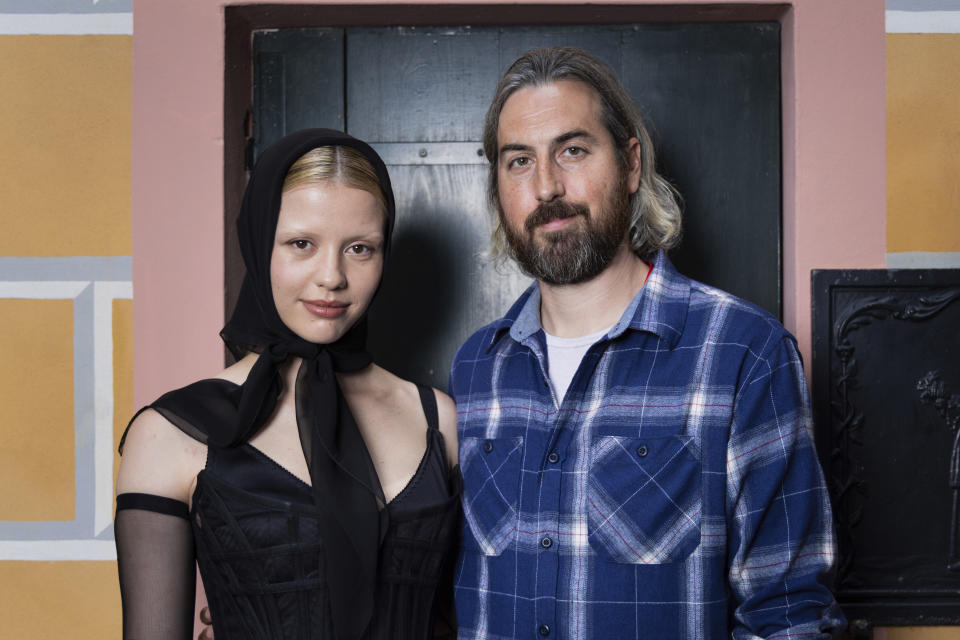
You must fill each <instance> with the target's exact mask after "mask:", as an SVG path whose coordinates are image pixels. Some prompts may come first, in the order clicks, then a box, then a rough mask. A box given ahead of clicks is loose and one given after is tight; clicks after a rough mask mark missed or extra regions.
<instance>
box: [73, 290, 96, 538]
mask: <svg viewBox="0 0 960 640" xmlns="http://www.w3.org/2000/svg"><path fill="white" fill-rule="evenodd" d="M95 311H96V310H95V308H94V298H93V285H89V286H88V287H87V288H86V289H84V290H83V293H81V294H80V295H78V296H77V297H76V298H74V300H73V403H74V404H73V421H74V422H73V427H74V429H73V434H74V435H73V438H74V442H73V455H74V474H75V484H74V487H75V491H76V493H75V498H76V512H75V516H74V517H75V518H76V523H77V525H78V526H79V527H80V530H81V531H82V532H83V537H85V538H86V537H90V538H92V537H93V536H94V535H95V534H96V531H94V508H95V503H96V482H95V479H96V471H95V469H94V462H95V455H94V441H95V438H96V412H95V402H96V396H95V390H94V379H93V377H94V368H93V366H94V365H93V360H94V353H93V349H94V344H95V340H94V333H95V318H94V313H95Z"/></svg>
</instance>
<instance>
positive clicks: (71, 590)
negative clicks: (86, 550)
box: [0, 562, 121, 640]
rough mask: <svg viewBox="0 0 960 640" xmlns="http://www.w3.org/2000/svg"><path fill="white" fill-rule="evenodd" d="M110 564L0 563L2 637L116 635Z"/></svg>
mask: <svg viewBox="0 0 960 640" xmlns="http://www.w3.org/2000/svg"><path fill="white" fill-rule="evenodd" d="M119 603H120V586H119V584H118V583H117V564H116V563H115V562H0V620H2V621H3V628H2V631H0V634H2V637H4V638H10V639H11V640H13V639H14V638H70V639H71V640H86V639H89V640H94V639H95V638H96V639H97V640H103V639H106V638H119V637H120V635H121V634H120V631H121V629H120V626H121V620H120V608H119Z"/></svg>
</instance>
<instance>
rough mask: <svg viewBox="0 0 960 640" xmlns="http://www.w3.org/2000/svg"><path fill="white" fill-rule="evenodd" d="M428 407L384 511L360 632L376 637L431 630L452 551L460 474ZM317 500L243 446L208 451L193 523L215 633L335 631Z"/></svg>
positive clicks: (323, 634) (315, 634) (415, 635)
mask: <svg viewBox="0 0 960 640" xmlns="http://www.w3.org/2000/svg"><path fill="white" fill-rule="evenodd" d="M421 397H422V398H424V402H425V403H427V402H429V401H432V400H433V392H432V390H429V399H427V397H426V394H425V393H421ZM424 409H425V414H426V415H427V419H428V429H427V432H426V439H427V446H426V451H425V453H424V455H423V458H422V459H421V461H420V465H419V467H418V468H417V471H416V473H415V474H414V476H413V478H412V479H411V480H410V482H409V483H408V484H407V486H406V487H405V488H404V489H403V491H402V492H401V493H400V494H398V495H397V496H396V497H395V498H394V499H393V500H391V501H390V502H389V503H388V504H387V505H386V507H385V508H384V509H383V511H381V520H382V522H383V523H385V526H386V533H385V536H384V539H383V543H382V545H381V547H380V551H379V558H378V572H377V576H378V578H377V584H376V599H375V603H376V604H375V609H374V615H373V619H372V621H371V623H370V626H369V627H368V628H367V631H366V633H365V635H364V638H369V639H371V640H373V639H387V638H390V639H394V640H406V639H410V640H414V639H416V640H423V639H425V638H430V637H432V635H433V626H434V617H435V609H436V605H435V602H436V600H437V594H438V588H439V585H440V583H441V578H442V576H443V575H444V573H445V570H448V569H449V561H450V558H451V553H452V552H453V551H454V541H455V537H456V533H457V519H458V515H459V504H460V502H459V501H460V480H459V478H460V474H459V471H458V470H457V469H454V470H452V471H451V470H450V469H449V465H448V463H447V459H446V454H445V449H444V443H443V436H442V435H441V433H440V431H439V429H438V428H437V422H436V409H435V408H432V411H431V410H430V409H431V408H430V407H427V406H425V407H424ZM313 496H314V494H313V492H312V490H311V488H310V486H309V485H307V484H306V483H304V482H303V481H301V480H300V479H299V478H297V477H296V476H294V475H293V474H291V473H290V472H289V471H287V470H286V469H284V468H283V467H281V466H280V465H279V464H277V463H276V462H275V461H274V460H272V459H271V458H269V457H268V456H266V455H265V454H264V453H262V452H260V451H259V450H258V449H256V448H254V447H253V446H251V445H250V444H243V445H240V446H237V447H230V448H217V447H214V446H212V445H211V446H210V447H209V448H208V458H207V464H206V468H205V469H204V470H203V471H201V472H200V474H199V475H198V477H197V485H196V489H195V491H194V494H193V506H192V509H191V511H190V520H191V525H192V528H193V532H194V540H195V543H196V555H197V562H198V564H199V566H200V574H201V577H202V579H203V584H204V589H205V590H206V593H207V599H208V601H209V605H210V611H211V615H212V617H213V627H214V636H215V637H216V638H217V640H235V639H244V640H246V639H249V640H261V639H262V640H266V639H268V638H269V639H275V638H284V639H297V640H299V639H318V640H319V639H324V640H325V639H332V638H334V633H333V627H332V623H331V617H330V600H329V596H328V592H327V586H326V581H325V578H324V576H325V566H324V545H323V540H322V539H321V535H320V528H319V527H318V522H319V518H321V517H323V516H321V513H320V510H319V509H318V508H317V507H316V506H315V504H314V497H313ZM327 517H329V516H327ZM447 587H449V585H447ZM447 587H444V588H447Z"/></svg>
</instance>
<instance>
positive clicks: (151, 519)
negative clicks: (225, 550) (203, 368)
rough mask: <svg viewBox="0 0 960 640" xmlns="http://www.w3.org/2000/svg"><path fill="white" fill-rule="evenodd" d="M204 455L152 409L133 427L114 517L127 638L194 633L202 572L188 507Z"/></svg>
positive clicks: (146, 639)
mask: <svg viewBox="0 0 960 640" xmlns="http://www.w3.org/2000/svg"><path fill="white" fill-rule="evenodd" d="M205 456H206V447H205V446H204V445H202V444H201V443H199V442H196V441H194V440H192V439H191V438H189V437H188V436H186V435H185V434H183V433H182V432H181V431H180V430H179V429H177V428H176V427H174V426H173V425H171V424H170V423H169V422H167V421H166V420H165V419H164V418H163V417H161V416H160V415H159V414H158V413H156V412H155V411H153V410H147V411H144V412H143V413H141V414H140V415H139V416H137V418H136V419H135V420H134V421H133V423H132V424H131V425H130V428H129V430H128V432H127V435H126V440H125V442H124V447H123V458H122V459H121V462H120V470H119V474H118V479H117V515H116V520H115V522H114V536H115V538H116V543H117V562H118V568H119V574H120V594H121V598H122V601H123V637H124V638H136V639H137V640H150V639H152V638H157V639H168V638H169V639H173V640H179V639H184V640H185V639H188V638H190V637H191V634H192V631H193V608H194V585H195V575H196V573H195V561H194V546H193V531H192V529H191V526H190V521H189V519H188V518H189V513H188V504H189V494H190V491H191V489H192V485H193V482H194V479H195V477H196V474H197V473H198V472H199V470H200V469H201V468H202V467H203V464H204V460H205Z"/></svg>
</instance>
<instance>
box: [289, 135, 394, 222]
mask: <svg viewBox="0 0 960 640" xmlns="http://www.w3.org/2000/svg"><path fill="white" fill-rule="evenodd" d="M328 181H334V182H337V183H339V184H342V185H344V186H347V187H352V188H354V189H362V190H363V191H366V192H368V193H370V194H372V195H373V196H374V197H375V198H376V199H377V202H379V203H380V205H381V206H382V207H383V210H384V211H387V197H386V195H384V193H383V188H382V187H381V186H380V180H379V179H377V171H376V169H374V168H373V165H372V164H370V161H369V160H367V158H366V157H365V156H364V155H363V154H362V153H360V152H359V151H357V150H356V149H354V148H352V147H346V146H340V145H333V146H326V147H317V148H315V149H311V150H310V151H307V152H306V153H305V154H303V155H302V156H300V157H299V158H297V161H296V162H294V163H293V164H292V165H291V166H290V169H289V170H288V171H287V177H286V178H285V179H284V181H283V191H290V190H292V189H296V188H298V187H303V186H306V185H311V184H317V183H320V182H328Z"/></svg>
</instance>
